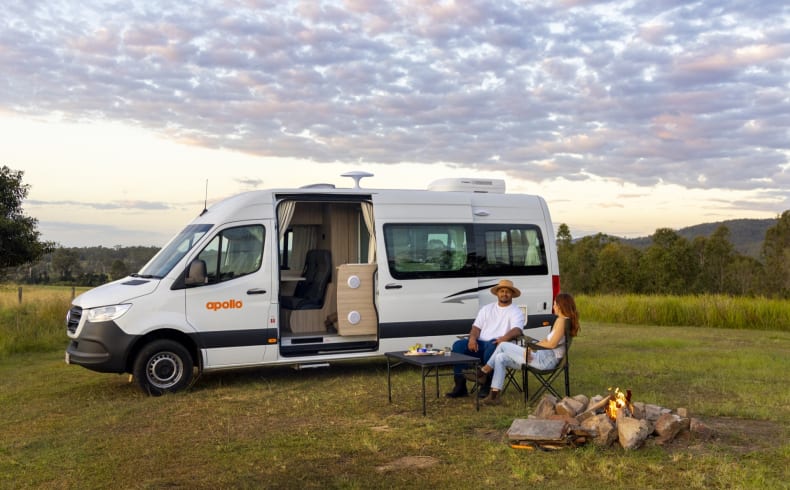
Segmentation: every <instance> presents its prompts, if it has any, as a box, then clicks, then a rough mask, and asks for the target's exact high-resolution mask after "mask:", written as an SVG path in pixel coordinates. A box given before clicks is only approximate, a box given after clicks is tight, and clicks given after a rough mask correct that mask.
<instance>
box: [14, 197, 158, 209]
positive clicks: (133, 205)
mask: <svg viewBox="0 0 790 490" xmlns="http://www.w3.org/2000/svg"><path fill="white" fill-rule="evenodd" d="M27 206H33V207H35V206H49V207H62V206H74V207H82V208H90V209H97V210H102V211H107V210H113V209H119V210H138V211H163V210H168V209H173V206H172V205H171V204H168V203H164V202H151V201H110V202H101V203H98V202H82V201H41V200H35V199H27V200H25V207H27Z"/></svg>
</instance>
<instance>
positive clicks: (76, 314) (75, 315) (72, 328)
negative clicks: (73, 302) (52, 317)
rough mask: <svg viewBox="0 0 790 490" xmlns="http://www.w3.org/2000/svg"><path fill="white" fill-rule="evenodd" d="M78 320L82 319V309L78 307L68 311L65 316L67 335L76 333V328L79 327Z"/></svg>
mask: <svg viewBox="0 0 790 490" xmlns="http://www.w3.org/2000/svg"><path fill="white" fill-rule="evenodd" d="M80 318H82V308H80V307H79V306H72V307H71V309H70V310H69V314H68V315H66V329H67V330H68V331H69V333H74V332H76V331H77V327H78V326H79V325H80Z"/></svg>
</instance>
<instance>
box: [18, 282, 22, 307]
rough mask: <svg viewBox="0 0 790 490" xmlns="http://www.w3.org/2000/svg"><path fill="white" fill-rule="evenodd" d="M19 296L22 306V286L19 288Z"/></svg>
mask: <svg viewBox="0 0 790 490" xmlns="http://www.w3.org/2000/svg"><path fill="white" fill-rule="evenodd" d="M18 295H19V304H20V305H21V304H22V286H19V292H18Z"/></svg>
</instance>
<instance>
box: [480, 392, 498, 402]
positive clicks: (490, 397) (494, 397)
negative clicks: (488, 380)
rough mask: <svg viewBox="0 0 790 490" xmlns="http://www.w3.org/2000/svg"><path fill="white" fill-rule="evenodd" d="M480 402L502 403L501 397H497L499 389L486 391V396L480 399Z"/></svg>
mask: <svg viewBox="0 0 790 490" xmlns="http://www.w3.org/2000/svg"><path fill="white" fill-rule="evenodd" d="M480 403H482V404H483V405H499V404H500V403H502V399H501V398H499V390H493V389H492V390H491V391H490V392H489V393H488V396H487V397H485V398H483V399H482V400H480Z"/></svg>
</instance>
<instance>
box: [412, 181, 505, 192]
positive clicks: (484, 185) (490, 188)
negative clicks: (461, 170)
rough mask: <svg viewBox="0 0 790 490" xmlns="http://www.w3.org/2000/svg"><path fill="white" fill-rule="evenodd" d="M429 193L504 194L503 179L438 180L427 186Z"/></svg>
mask: <svg viewBox="0 0 790 490" xmlns="http://www.w3.org/2000/svg"><path fill="white" fill-rule="evenodd" d="M428 190H429V191H445V192H487V193H491V194H504V193H505V181H504V180H503V179H465V178H459V179H439V180H434V181H433V182H431V183H430V184H429V185H428Z"/></svg>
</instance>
